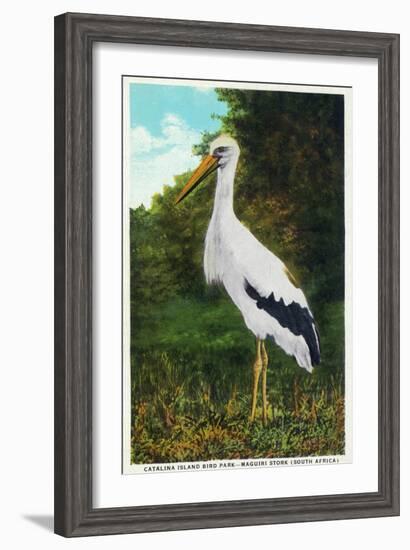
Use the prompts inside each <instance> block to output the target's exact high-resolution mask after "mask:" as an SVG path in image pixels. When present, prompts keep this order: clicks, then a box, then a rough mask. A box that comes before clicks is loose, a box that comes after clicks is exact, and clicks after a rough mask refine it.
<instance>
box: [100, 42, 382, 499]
mask: <svg viewBox="0 0 410 550" xmlns="http://www.w3.org/2000/svg"><path fill="white" fill-rule="evenodd" d="M93 56H94V58H93V67H94V75H93V94H94V96H93V109H94V111H93V119H94V128H93V135H94V152H93V153H94V154H93V163H94V165H93V174H94V182H93V185H94V191H93V201H94V203H93V209H94V214H93V236H94V243H93V244H94V249H93V261H94V275H95V278H94V281H93V282H94V285H93V286H94V288H93V290H94V296H93V301H94V308H93V314H94V318H93V332H94V334H93V336H94V342H93V352H94V359H93V360H94V363H93V505H94V506H95V507H117V506H138V505H144V504H145V505H148V504H166V503H178V502H206V501H221V500H236V499H252V498H274V497H283V496H288V497H292V496H303V495H319V494H341V493H356V492H369V491H376V490H377V488H378V487H377V473H378V464H377V449H378V440H377V428H378V426H377V418H378V408H377V404H378V402H377V392H378V346H377V343H378V338H377V326H378V325H377V323H378V309H377V303H378V291H377V290H378V289H377V273H378V248H377V233H378V232H377V199H378V197H377V178H378V168H377V165H378V162H377V146H378V144H377V135H378V132H377V117H378V105H377V62H376V61H375V60H370V59H358V58H336V57H330V56H329V57H328V56H308V55H293V54H292V55H291V54H267V53H260V52H232V51H229V50H223V51H222V50H220V51H217V50H205V49H190V48H170V47H160V46H152V47H148V46H138V45H135V46H134V45H121V44H108V43H104V44H99V45H97V46H94V48H93ZM124 74H143V75H144V74H145V75H151V76H153V77H161V76H164V75H167V76H172V77H174V78H180V77H181V78H192V77H193V76H195V78H203V79H211V80H212V79H213V80H215V79H217V80H229V81H231V80H242V81H244V80H246V81H266V80H270V81H276V82H283V83H286V82H292V81H293V82H294V81H295V80H297V81H298V82H303V83H305V84H310V83H312V84H317V85H329V84H332V85H333V84H334V85H338V86H352V87H353V105H354V107H355V110H354V116H353V142H354V162H353V198H352V203H353V210H352V227H353V236H354V238H353V243H352V244H353V265H352V268H353V269H352V270H353V315H352V317H353V319H352V320H353V347H352V356H353V357H352V364H353V368H352V385H353V390H354V391H353V400H354V408H353V411H352V422H353V425H354V433H353V463H352V464H343V465H330V466H322V467H320V468H316V467H310V466H301V467H298V468H278V469H274V468H273V469H271V468H264V469H255V470H230V471H216V472H212V473H209V472H198V473H196V474H195V475H192V474H191V473H190V472H188V473H186V474H185V473H179V474H178V475H177V474H174V473H169V474H167V475H160V474H152V475H149V476H124V475H122V473H121V465H122V464H121V454H122V453H121V435H122V434H121V416H122V411H121V393H122V392H121V388H122V381H121V349H122V341H121V338H122V336H121V335H122V332H121V193H120V187H121V75H124ZM295 75H296V77H295ZM268 77H269V78H268ZM184 476H188V477H187V478H186V480H185V479H184Z"/></svg>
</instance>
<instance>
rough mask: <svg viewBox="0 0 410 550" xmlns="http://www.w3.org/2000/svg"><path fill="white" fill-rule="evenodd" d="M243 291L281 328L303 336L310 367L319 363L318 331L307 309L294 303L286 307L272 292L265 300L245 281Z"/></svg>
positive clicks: (281, 299)
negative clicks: (307, 350)
mask: <svg viewBox="0 0 410 550" xmlns="http://www.w3.org/2000/svg"><path fill="white" fill-rule="evenodd" d="M245 291H246V293H247V294H248V296H249V297H250V298H251V299H252V300H255V302H256V306H257V307H258V308H259V309H263V310H264V311H266V313H268V314H269V315H270V316H271V317H274V318H275V319H276V320H277V321H278V323H279V324H280V325H281V326H282V327H283V328H287V329H288V330H290V331H291V332H292V333H293V334H294V335H295V336H303V338H304V339H305V341H306V344H307V346H308V348H309V352H310V358H311V361H312V365H318V364H319V363H320V347H319V331H318V330H317V327H316V325H315V321H314V319H313V317H312V315H311V314H310V312H309V310H308V308H307V307H302V306H301V305H300V304H298V303H296V302H291V303H290V304H288V305H286V304H285V302H284V301H283V298H280V300H276V299H275V295H274V293H273V292H272V293H271V294H270V295H269V296H268V297H267V298H265V297H263V296H261V295H260V294H259V292H258V291H257V290H256V288H254V287H253V286H252V285H251V284H250V283H249V282H248V281H247V280H246V279H245ZM315 331H316V334H317V339H316V334H315Z"/></svg>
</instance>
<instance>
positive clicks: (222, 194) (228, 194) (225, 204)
mask: <svg viewBox="0 0 410 550" xmlns="http://www.w3.org/2000/svg"><path fill="white" fill-rule="evenodd" d="M237 164H238V158H237V157H236V158H235V157H234V158H232V159H231V160H230V161H229V162H227V164H226V165H225V166H224V167H221V168H218V172H217V182H216V192H215V201H214V209H213V212H212V221H214V222H215V221H217V220H224V219H225V218H226V217H232V216H234V217H235V214H234V211H233V184H234V179H235V172H236V165H237Z"/></svg>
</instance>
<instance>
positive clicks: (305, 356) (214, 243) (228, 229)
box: [175, 134, 320, 424]
mask: <svg viewBox="0 0 410 550" xmlns="http://www.w3.org/2000/svg"><path fill="white" fill-rule="evenodd" d="M239 154H240V150H239V146H238V144H237V142H236V141H235V140H234V139H233V138H232V137H230V136H228V135H224V134H222V135H220V136H219V137H218V138H216V139H215V140H214V141H213V142H212V143H211V145H210V151H209V154H208V155H206V156H205V158H204V159H203V160H202V162H201V163H200V165H199V166H198V168H197V169H196V170H195V171H194V172H193V174H192V176H191V177H190V178H189V180H188V182H187V183H186V185H185V186H184V188H183V189H182V191H181V192H180V194H179V195H178V196H177V198H176V201H175V204H178V203H179V202H180V201H182V200H183V199H184V198H185V197H187V196H188V194H189V193H191V192H192V191H193V190H194V189H195V188H196V187H197V186H198V185H199V184H200V183H201V182H202V181H203V180H205V179H206V178H207V177H208V176H209V175H210V174H211V173H212V172H214V171H215V170H217V182H216V192H215V200H214V207H213V212H212V217H211V220H210V222H209V226H208V230H207V233H206V239H205V252H204V271H205V278H206V281H207V283H208V284H214V283H222V285H223V286H224V287H225V289H226V292H227V293H228V294H229V296H230V298H231V299H232V301H233V303H234V304H235V305H236V306H237V308H238V309H239V310H240V312H241V313H242V316H243V319H244V322H245V325H246V326H247V328H248V329H249V330H250V331H251V332H252V333H253V334H254V336H255V338H256V355H255V360H254V362H253V387H252V404H251V413H250V421H251V422H253V421H254V419H255V413H256V402H257V397H258V385H259V379H260V375H262V420H263V423H264V424H266V422H267V410H268V401H267V392H266V377H267V368H268V354H267V352H266V348H265V340H266V339H267V338H271V339H273V340H274V342H275V343H276V344H277V345H278V346H280V347H281V348H282V349H283V350H284V351H285V352H286V353H287V354H288V355H291V356H293V357H294V358H295V360H296V362H297V364H298V365H299V366H300V367H302V368H304V369H306V370H307V371H308V372H310V373H311V372H312V370H313V367H314V366H315V365H318V364H319V362H320V343H319V333H318V329H317V327H316V325H315V321H314V318H313V315H312V312H311V311H310V309H309V306H308V303H307V300H306V298H305V295H304V294H303V292H302V290H301V289H300V288H298V286H297V284H296V281H295V280H294V278H293V277H292V275H291V273H290V272H289V270H288V269H287V268H286V266H285V264H284V263H283V262H282V261H281V260H280V259H279V258H278V257H277V256H275V254H273V253H272V252H271V251H270V250H268V249H266V248H265V247H264V246H263V245H262V244H261V243H260V242H259V241H258V240H257V239H256V238H255V237H254V235H252V233H251V232H250V231H249V230H248V229H247V228H246V227H245V226H244V225H242V223H241V222H240V221H239V219H238V218H237V217H236V215H235V213H234V209H233V186H234V179H235V172H236V166H237V163H238V159H239Z"/></svg>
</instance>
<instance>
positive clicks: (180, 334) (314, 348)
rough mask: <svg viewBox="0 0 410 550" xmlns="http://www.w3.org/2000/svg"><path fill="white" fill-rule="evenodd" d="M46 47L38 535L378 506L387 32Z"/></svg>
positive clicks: (389, 105) (392, 463)
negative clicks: (51, 74)
mask: <svg viewBox="0 0 410 550" xmlns="http://www.w3.org/2000/svg"><path fill="white" fill-rule="evenodd" d="M55 40H56V46H55V53H56V57H55V68H56V89H55V91H56V103H55V107H56V109H55V113H56V143H55V145H56V147H55V160H56V162H55V167H56V177H55V186H56V187H55V191H56V193H55V198H56V204H55V205H56V239H55V243H56V248H55V253H56V263H55V267H56V272H55V273H56V279H55V283H56V285H55V288H56V332H55V338H56V340H55V341H56V362H55V375H56V376H55V414H56V424H55V425H56V432H55V441H56V447H55V491H56V492H55V502H56V511H55V513H56V523H55V525H56V532H57V533H59V534H61V535H64V536H82V535H97V534H113V533H130V532H142V531H158V530H170V529H187V528H201V527H202V528H203V527H217V526H221V527H223V526H236V525H238V526H239V525H257V524H267V523H279V522H289V521H295V522H296V521H310V520H327V519H339V518H354V517H373V516H383V515H395V514H398V510H399V495H398V479H399V477H398V475H399V471H398V468H399V458H398V445H399V440H398V433H399V416H398V410H399V409H398V406H399V405H398V398H397V396H398V387H399V386H398V384H399V379H398V368H399V363H398V282H399V281H398V198H399V193H398V183H399V174H398V97H399V95H398V94H399V92H398V48H399V45H398V36H396V35H392V34H380V33H358V32H348V31H326V30H315V29H291V28H282V27H267V26H254V25H239V24H226V23H212V22H190V21H172V20H161V19H144V18H133V17H119V16H118V17H116V16H102V15H86V14H65V15H61V16H59V17H57V18H56V27H55Z"/></svg>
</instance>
